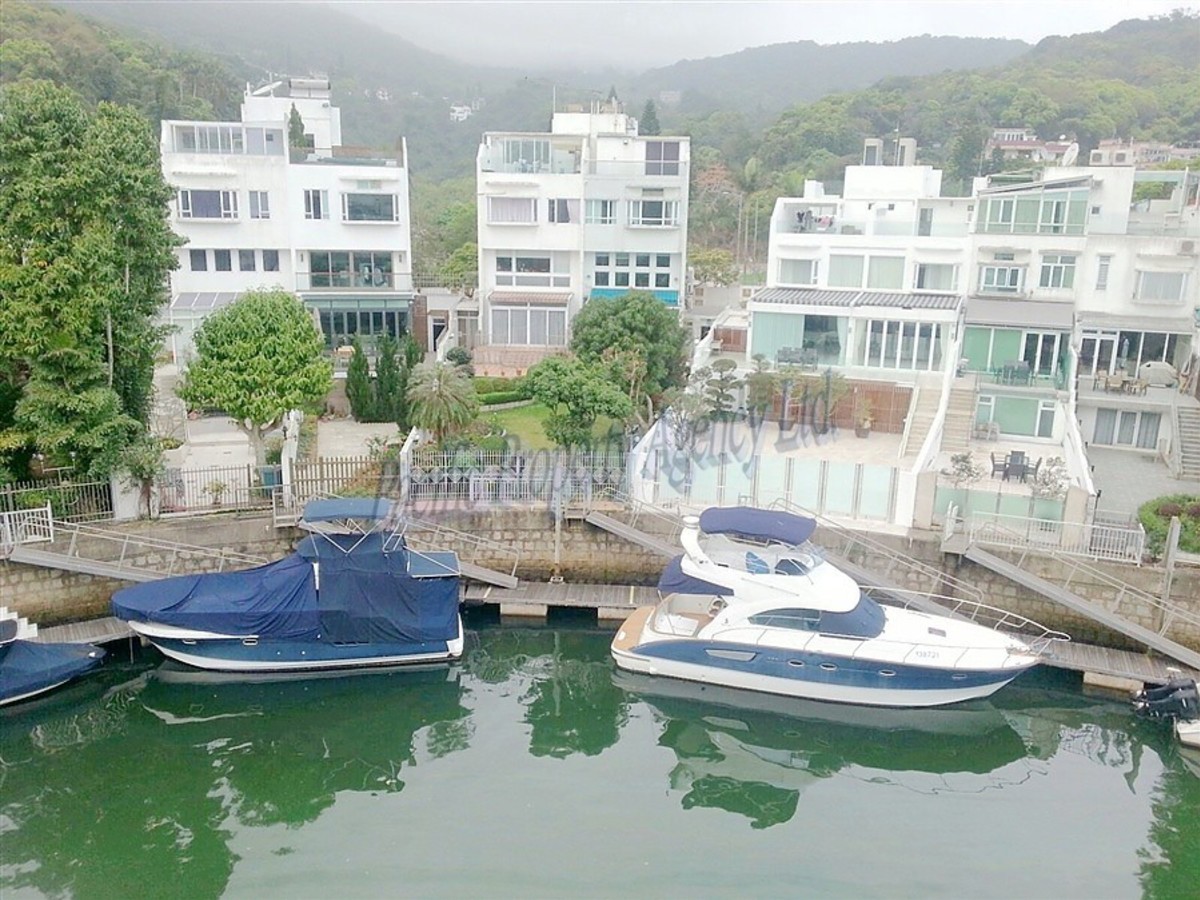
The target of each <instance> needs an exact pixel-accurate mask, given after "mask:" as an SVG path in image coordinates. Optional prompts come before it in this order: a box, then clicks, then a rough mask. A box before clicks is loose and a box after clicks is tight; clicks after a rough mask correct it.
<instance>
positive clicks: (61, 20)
mask: <svg viewBox="0 0 1200 900" xmlns="http://www.w3.org/2000/svg"><path fill="white" fill-rule="evenodd" d="M244 77H245V72H244V71H243V69H242V68H241V66H240V65H238V64H237V63H236V62H233V63H227V62H223V61H222V60H219V59H217V58H215V57H213V56H211V55H209V54H204V53H196V52H192V51H189V50H181V49H178V48H175V47H169V46H164V44H163V43H162V42H161V41H154V40H143V39H137V38H131V37H130V36H128V35H127V34H123V33H121V32H120V31H118V30H115V29H110V28H105V27H104V26H101V25H99V24H97V23H96V22H93V21H90V20H88V19H84V18H81V17H80V16H77V15H75V14H74V13H73V12H71V11H67V10H61V9H57V8H55V7H53V6H47V5H45V4H40V3H39V4H33V3H21V2H18V0H3V4H2V10H0V84H7V83H11V82H14V81H20V80H24V79H36V78H42V79H46V80H49V81H54V82H56V83H58V84H61V85H64V86H66V87H69V88H71V89H72V90H73V91H74V92H75V93H76V94H78V95H79V96H80V97H81V98H82V99H83V100H84V101H85V102H86V103H88V104H89V105H95V104H96V103H98V102H99V101H101V100H110V101H112V102H115V103H122V104H127V105H129V106H132V107H134V108H135V109H137V110H138V111H139V112H141V113H142V114H144V115H145V116H147V117H148V118H149V119H151V120H152V121H154V122H157V121H158V120H159V119H171V118H188V119H213V118H228V117H229V116H232V115H236V113H237V106H238V102H239V101H240V99H241V83H242V82H243V80H244Z"/></svg>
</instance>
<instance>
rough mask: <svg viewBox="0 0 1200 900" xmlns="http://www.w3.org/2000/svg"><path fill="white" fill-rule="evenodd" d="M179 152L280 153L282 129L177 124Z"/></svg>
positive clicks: (261, 154) (260, 154)
mask: <svg viewBox="0 0 1200 900" xmlns="http://www.w3.org/2000/svg"><path fill="white" fill-rule="evenodd" d="M174 134H175V151H176V152H177V153H221V154H228V155H233V154H243V153H244V154H247V155H249V156H279V155H281V154H282V152H283V151H282V147H283V141H282V136H283V132H282V131H279V130H277V129H271V128H268V129H265V130H264V129H262V128H249V127H243V126H241V125H176V126H174Z"/></svg>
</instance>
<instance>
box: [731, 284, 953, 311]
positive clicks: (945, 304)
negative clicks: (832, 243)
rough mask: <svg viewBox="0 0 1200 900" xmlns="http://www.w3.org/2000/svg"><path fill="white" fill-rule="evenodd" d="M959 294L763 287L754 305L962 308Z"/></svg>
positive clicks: (754, 297) (752, 300)
mask: <svg viewBox="0 0 1200 900" xmlns="http://www.w3.org/2000/svg"><path fill="white" fill-rule="evenodd" d="M961 300H962V298H961V297H959V296H958V294H911V293H903V292H900V291H896V292H891V291H831V290H823V289H821V288H780V287H777V288H763V289H762V290H761V291H759V292H758V293H757V294H755V295H754V296H753V297H751V298H750V302H751V303H772V304H777V305H779V306H843V307H850V308H854V307H859V306H889V307H897V308H900V309H958V305H959V303H960V302H961Z"/></svg>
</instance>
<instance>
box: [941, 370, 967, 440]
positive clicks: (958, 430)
mask: <svg viewBox="0 0 1200 900" xmlns="http://www.w3.org/2000/svg"><path fill="white" fill-rule="evenodd" d="M974 426H975V384H974V382H973V381H967V380H965V379H962V380H959V381H956V382H955V383H954V386H953V387H952V388H951V389H950V403H949V405H948V406H947V407H946V424H945V425H944V426H943V427H942V450H944V451H945V452H947V453H966V452H967V450H968V449H970V448H969V446H968V443H969V441H970V440H971V430H972V428H974Z"/></svg>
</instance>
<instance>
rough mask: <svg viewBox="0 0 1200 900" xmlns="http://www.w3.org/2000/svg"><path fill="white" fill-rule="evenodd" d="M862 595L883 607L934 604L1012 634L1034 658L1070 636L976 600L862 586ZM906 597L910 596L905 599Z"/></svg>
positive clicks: (921, 608)
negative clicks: (896, 604)
mask: <svg viewBox="0 0 1200 900" xmlns="http://www.w3.org/2000/svg"><path fill="white" fill-rule="evenodd" d="M863 593H864V594H866V595H867V596H868V597H871V599H872V600H877V601H878V602H880V603H883V604H885V605H895V604H894V602H893V598H895V599H896V600H901V601H904V602H901V603H900V604H899V605H900V607H901V608H902V609H915V610H925V609H927V608H928V602H927V601H929V602H933V603H936V604H937V605H938V606H940V607H941V608H942V609H943V610H944V614H945V615H948V616H952V617H954V618H958V619H965V620H967V621H969V622H973V623H974V624H976V625H980V626H982V627H984V628H987V629H990V630H991V631H996V632H1000V633H1003V634H1011V635H1012V636H1013V637H1015V638H1018V639H1020V640H1021V642H1022V643H1024V644H1025V645H1026V646H1027V647H1028V648H1029V650H1030V652H1032V653H1034V654H1035V655H1037V656H1042V655H1044V654H1045V653H1046V651H1047V650H1048V649H1049V648H1050V646H1051V645H1052V644H1056V643H1066V642H1068V641H1070V640H1071V636H1070V635H1069V634H1067V633H1065V632H1062V631H1055V630H1054V629H1053V628H1048V627H1046V626H1045V625H1043V624H1041V623H1040V622H1037V621H1035V620H1033V619H1030V618H1028V617H1026V616H1022V615H1018V614H1017V613H1014V612H1009V611H1008V610H1006V609H1001V608H1000V607H998V606H988V605H987V604H986V603H980V602H979V601H978V600H964V599H963V598H961V597H946V596H943V595H939V594H930V593H928V592H925V591H910V590H905V589H901V588H887V589H879V588H871V587H864V588H863ZM905 595H909V597H908V599H907V600H906V599H905Z"/></svg>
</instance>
